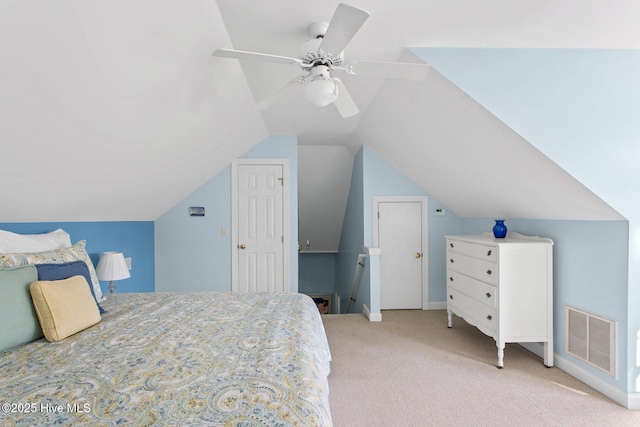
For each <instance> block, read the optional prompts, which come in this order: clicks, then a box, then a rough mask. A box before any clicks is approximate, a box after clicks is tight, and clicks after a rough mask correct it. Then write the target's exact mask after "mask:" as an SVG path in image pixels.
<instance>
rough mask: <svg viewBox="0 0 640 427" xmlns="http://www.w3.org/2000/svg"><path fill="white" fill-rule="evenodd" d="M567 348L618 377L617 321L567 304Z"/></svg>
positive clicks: (592, 364) (565, 308) (565, 332)
mask: <svg viewBox="0 0 640 427" xmlns="http://www.w3.org/2000/svg"><path fill="white" fill-rule="evenodd" d="M564 325H565V331H564V336H565V340H564V341H565V343H564V347H565V351H566V352H567V353H569V354H571V355H572V356H575V357H577V358H578V359H581V360H583V361H584V362H586V363H587V364H589V365H591V366H593V367H594V368H597V369H599V370H601V371H603V372H606V373H607V374H609V375H611V376H612V377H614V378H615V375H616V364H615V362H616V329H617V322H616V321H615V320H611V319H607V318H605V317H602V316H598V315H596V314H593V313H589V312H586V311H583V310H579V309H577V308H574V307H570V306H568V305H565V307H564Z"/></svg>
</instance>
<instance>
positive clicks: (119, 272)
mask: <svg viewBox="0 0 640 427" xmlns="http://www.w3.org/2000/svg"><path fill="white" fill-rule="evenodd" d="M96 275H97V276H98V279H99V280H110V281H111V280H122V279H128V278H129V277H131V274H130V273H129V268H128V267H127V261H125V259H124V255H122V252H103V253H102V255H101V256H100V261H98V267H97V268H96Z"/></svg>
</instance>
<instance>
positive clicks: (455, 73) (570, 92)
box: [413, 48, 640, 392]
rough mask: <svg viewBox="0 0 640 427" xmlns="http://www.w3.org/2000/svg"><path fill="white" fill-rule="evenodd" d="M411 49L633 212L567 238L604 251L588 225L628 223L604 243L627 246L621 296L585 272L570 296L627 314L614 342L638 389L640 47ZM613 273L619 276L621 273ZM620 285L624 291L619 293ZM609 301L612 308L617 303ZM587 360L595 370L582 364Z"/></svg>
mask: <svg viewBox="0 0 640 427" xmlns="http://www.w3.org/2000/svg"><path fill="white" fill-rule="evenodd" d="M413 51H414V52H415V53H416V54H417V55H418V56H419V57H421V58H422V59H424V60H425V61H426V62H428V63H429V64H431V65H432V66H433V67H434V68H435V69H437V70H438V71H439V72H440V73H442V74H443V75H444V76H445V77H446V78H448V79H449V80H451V81H452V82H453V83H454V84H456V85H457V86H459V87H460V88H461V89H462V90H464V91H465V92H466V93H467V94H469V95H470V96H471V97H472V98H474V99H475V100H476V101H478V102H479V103H480V104H481V105H482V106H483V107H485V108H487V109H488V110H489V111H490V112H491V113H493V114H494V115H495V116H496V117H498V118H499V119H500V120H502V121H503V122H505V123H506V124H507V125H508V126H509V127H511V128H512V129H513V130H515V131H516V132H517V133H519V134H520V135H522V136H523V137H524V138H525V139H526V140H527V141H528V142H529V143H531V144H532V145H534V146H535V147H536V148H538V149H539V150H540V151H542V152H543V153H544V154H546V155H547V156H549V158H551V159H552V160H553V161H554V162H556V163H557V164H558V165H560V166H561V167H562V168H563V169H565V170H566V171H567V172H569V173H570V174H571V175H573V176H574V177H575V178H577V179H578V180H579V181H580V182H581V183H583V184H584V185H585V186H587V187H588V188H589V189H590V190H592V191H593V192H594V193H595V194H597V195H598V196H599V197H601V198H602V199H603V200H604V201H605V202H607V203H608V204H609V205H610V206H612V207H613V208H614V209H616V210H617V211H618V212H620V213H621V214H622V215H623V216H624V217H625V218H626V219H627V220H628V223H627V224H626V225H624V226H622V225H611V224H605V225H595V224H592V223H591V224H592V226H585V231H584V232H585V236H584V237H582V238H580V237H578V236H577V235H573V236H567V240H568V241H570V242H572V241H576V242H580V243H582V244H583V245H586V246H587V247H591V248H593V249H592V250H594V251H598V250H599V248H600V247H602V245H601V240H600V239H601V236H599V235H596V234H595V233H594V232H591V231H590V230H592V229H593V230H595V231H596V232H599V231H600V230H599V228H600V227H615V228H616V229H617V227H619V226H620V227H627V228H628V232H627V234H626V235H625V236H620V240H618V241H615V242H613V243H611V244H607V246H610V245H614V246H617V245H627V248H626V251H624V253H621V252H620V250H619V247H617V248H616V249H617V250H616V251H615V253H616V254H617V255H618V256H619V259H623V260H625V262H626V265H621V266H619V267H620V268H621V270H622V271H623V272H624V275H626V276H627V283H626V286H624V285H620V284H619V283H616V284H615V285H613V289H614V291H613V292H614V293H615V297H613V298H609V297H608V295H609V293H611V292H612V291H611V286H612V285H611V284H610V282H611V280H612V279H608V280H604V281H603V280H596V277H599V275H596V276H590V275H588V274H583V275H580V274H577V275H576V280H580V279H582V277H583V276H585V277H584V279H585V280H586V282H585V283H583V285H582V286H583V288H587V289H593V291H591V292H587V293H585V292H584V291H583V288H575V287H573V288H570V289H568V290H566V292H567V301H568V302H569V303H573V304H578V303H582V304H584V306H585V307H586V308H587V309H591V310H592V311H595V312H601V311H611V310H612V309H613V310H614V311H615V316H614V317H615V318H618V319H623V318H627V321H626V322H624V323H623V325H622V326H623V328H622V329H621V330H620V331H619V337H620V340H619V344H618V348H617V352H618V353H619V358H620V362H621V365H620V366H619V369H618V372H619V376H621V377H622V379H618V380H617V381H615V384H616V386H617V387H618V388H620V389H621V390H624V391H625V392H640V366H638V364H637V363H636V360H638V358H639V357H640V355H638V354H637V352H638V345H637V341H638V336H639V334H640V306H639V305H640V302H639V301H640V286H638V283H640V197H638V188H640V168H638V159H640V144H638V141H640V120H638V117H640V72H638V70H640V50H638V49H619V50H613V49H607V50H603V49H449V48H442V49H434V48H420V49H413ZM616 234H617V233H613V235H616ZM607 239H609V237H608V236H607ZM576 246H578V245H577V244H576ZM559 260H560V262H561V264H564V260H563V259H562V258H559ZM588 262H591V261H587V262H585V264H587V263H588ZM607 271H609V272H610V273H612V274H613V275H614V276H618V275H620V274H622V273H618V272H612V271H611V270H609V269H607ZM614 280H615V279H614ZM621 287H624V291H623V290H622V289H621ZM622 293H625V294H626V295H625V296H624V297H622V296H621V294H622ZM585 299H587V300H586V301H585ZM611 299H612V300H613V301H615V303H613V304H614V305H615V307H611V304H612V303H611V302H610V301H611ZM621 299H622V301H621ZM577 364H580V362H577ZM581 368H583V369H586V370H588V371H592V373H593V374H594V375H599V372H597V371H595V370H593V369H591V368H589V367H587V366H585V365H582V366H581Z"/></svg>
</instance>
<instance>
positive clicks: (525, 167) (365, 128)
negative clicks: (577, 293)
mask: <svg viewBox="0 0 640 427" xmlns="http://www.w3.org/2000/svg"><path fill="white" fill-rule="evenodd" d="M377 96H378V97H381V98H383V99H385V102H377V99H376V100H374V102H373V103H372V105H371V107H370V108H369V109H368V110H367V113H366V114H365V115H364V117H363V118H362V119H361V121H360V125H359V126H358V130H357V132H356V137H355V138H354V143H356V144H359V143H362V144H366V145H367V146H369V147H370V148H372V149H373V150H374V151H375V152H376V153H377V154H378V155H380V156H381V157H382V158H384V159H385V160H387V161H388V162H389V163H390V164H392V165H393V166H394V167H396V168H397V169H398V170H401V171H402V172H403V173H404V174H405V175H406V176H407V177H409V178H410V179H412V180H413V181H414V182H415V183H416V184H418V185H420V186H421V187H423V188H425V189H427V190H428V191H429V192H430V193H431V195H433V196H434V197H435V198H436V199H438V200H439V201H440V202H441V203H443V204H444V205H445V206H447V207H448V208H449V209H451V210H452V211H453V212H454V213H456V214H457V215H459V216H463V217H491V218H530V219H583V220H620V219H624V218H623V217H622V216H621V215H620V214H618V213H617V212H616V211H615V210H614V209H612V208H611V207H610V206H609V205H608V204H606V203H604V202H603V201H602V200H601V199H600V198H598V197H597V196H596V195H594V194H593V193H592V192H591V191H590V190H589V189H587V188H586V187H584V186H583V185H582V184H581V183H580V182H578V181H577V180H576V179H575V178H573V177H572V176H571V175H569V174H568V173H566V172H565V171H564V170H563V169H562V168H560V167H559V166H558V165H557V164H555V163H554V162H552V161H551V160H550V159H549V158H548V157H546V156H545V155H544V154H542V153H541V152H540V151H539V150H537V149H536V148H535V147H533V146H532V145H531V144H529V143H528V142H527V141H525V140H524V139H523V138H522V137H520V136H519V135H518V134H516V133H515V132H514V131H513V130H512V129H511V128H509V127H508V126H507V125H505V124H504V123H502V122H501V121H499V120H498V119H497V118H495V116H493V115H492V114H491V113H490V112H488V111H487V110H486V109H484V108H483V107H482V106H480V105H479V104H477V103H476V102H475V101H474V100H472V99H471V98H469V96H468V95H467V94H465V93H464V92H462V91H461V90H460V89H459V88H457V87H456V86H454V85H453V84H452V83H450V82H449V81H448V80H446V79H445V78H444V77H443V76H442V75H441V74H440V73H438V72H437V71H436V70H432V72H431V73H430V74H429V77H428V78H427V80H426V81H425V82H421V83H415V82H400V81H388V82H386V83H385V84H384V85H383V87H382V88H381V90H380V92H379V93H378V95H377ZM398 106H402V107H398ZM380 123H384V125H380ZM390 141H392V143H390Z"/></svg>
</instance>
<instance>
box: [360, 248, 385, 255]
mask: <svg viewBox="0 0 640 427" xmlns="http://www.w3.org/2000/svg"><path fill="white" fill-rule="evenodd" d="M364 252H365V253H366V254H367V255H378V256H380V254H381V253H382V251H381V250H380V248H374V247H372V246H365V247H364Z"/></svg>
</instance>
